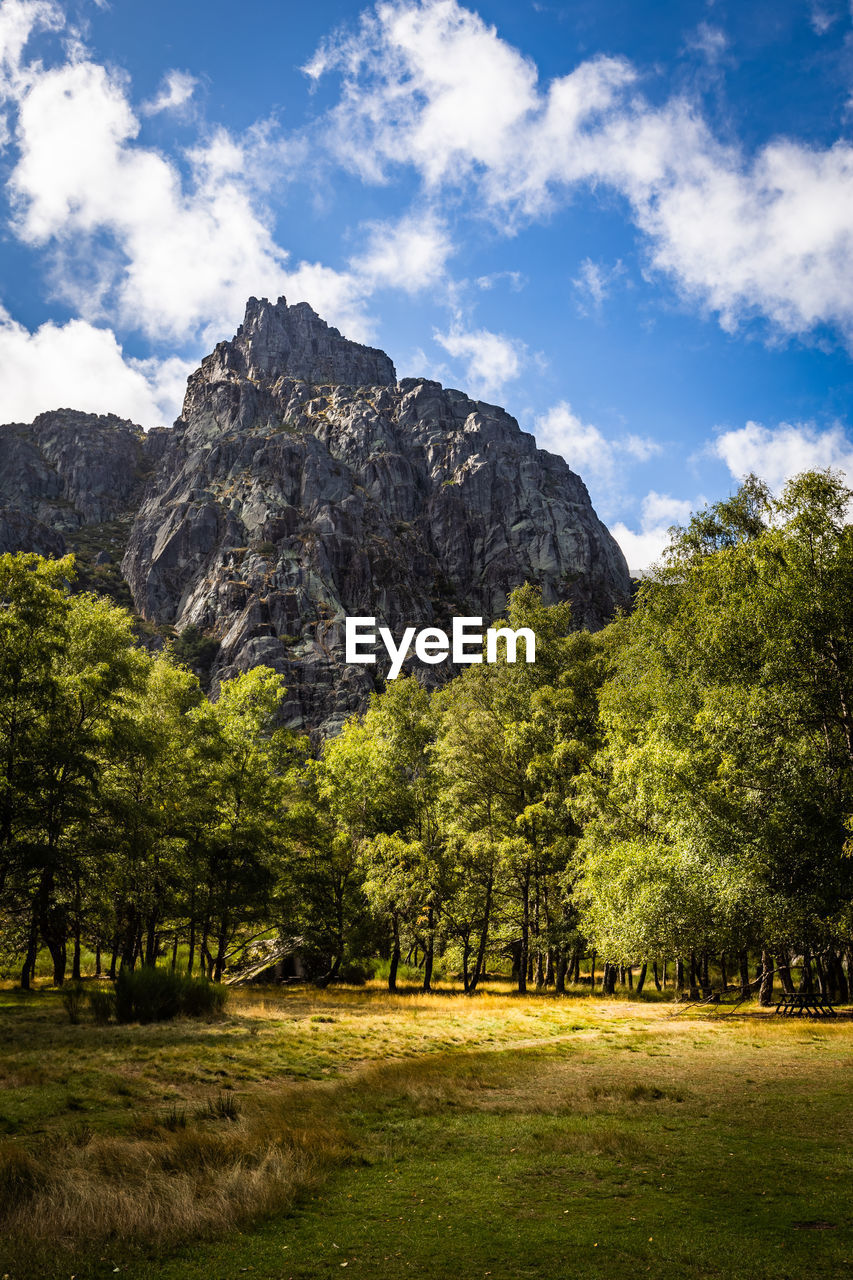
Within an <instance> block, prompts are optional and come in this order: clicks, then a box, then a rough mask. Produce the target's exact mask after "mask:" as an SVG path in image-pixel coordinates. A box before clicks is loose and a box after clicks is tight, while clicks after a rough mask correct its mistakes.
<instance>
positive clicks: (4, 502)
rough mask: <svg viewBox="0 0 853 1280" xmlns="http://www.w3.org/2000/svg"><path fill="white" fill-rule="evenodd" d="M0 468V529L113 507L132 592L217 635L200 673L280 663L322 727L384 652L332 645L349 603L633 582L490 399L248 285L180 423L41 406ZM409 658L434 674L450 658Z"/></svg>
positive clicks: (393, 604)
mask: <svg viewBox="0 0 853 1280" xmlns="http://www.w3.org/2000/svg"><path fill="white" fill-rule="evenodd" d="M4 449H5V452H3V450H4ZM4 462H6V463H7V466H3V465H2V464H3V463H4ZM146 473H148V479H147V487H146V488H145V490H144V495H143V494H142V492H141V489H142V486H143V483H144V482H145V477H146ZM0 475H2V477H3V478H2V480H0V539H3V538H5V540H6V543H7V544H12V543H15V542H16V541H17V545H26V543H27V542H28V541H29V542H30V543H31V544H32V545H33V548H34V549H41V547H36V545H35V543H36V538H35V534H36V533H38V534H39V536H40V537H42V545H43V546H44V549H45V551H50V550H51V548H50V547H49V545H48V544H49V538H50V536H53V537H54V538H58V539H60V540H61V539H63V538H68V537H69V536H71V535H70V533H68V532H66V531H68V530H73V529H75V528H77V529H78V536H82V535H85V534H86V531H87V529H89V527H90V526H91V527H92V528H94V529H96V530H99V529H107V530H109V531H113V532H114V531H115V530H116V529H118V528H121V529H122V530H124V532H123V534H122V541H123V544H124V546H125V547H126V550H125V552H124V558H123V560H122V563H121V569H122V573H123V575H124V578H125V579H126V582H127V583H128V584H129V587H130V591H131V593H132V596H133V602H134V605H135V607H136V609H137V610H138V611H139V613H140V614H141V615H142V616H143V617H144V618H145V619H147V620H148V621H150V622H152V623H155V624H159V625H161V626H163V625H173V626H175V627H176V628H177V629H178V630H183V629H184V628H185V627H187V626H189V625H194V626H195V627H197V628H199V629H200V630H201V631H203V632H205V633H206V634H208V635H210V636H212V637H214V638H215V639H216V640H217V641H218V642H219V650H218V654H217V657H216V659H215V664H214V668H213V673H212V674H213V677H214V683H215V680H216V679H224V678H226V677H228V676H232V675H234V674H236V673H237V672H239V671H244V670H247V669H249V668H250V667H252V666H255V665H257V664H259V663H266V664H268V665H270V666H272V667H274V668H276V669H277V670H279V671H281V672H282V673H283V675H284V676H285V680H286V683H287V687H288V701H287V707H286V716H287V719H288V721H289V723H291V724H292V725H294V726H299V727H309V728H312V729H320V730H322V731H323V732H334V731H335V729H336V728H337V727H339V726H340V724H341V723H342V722H343V720H344V718H345V717H346V716H347V715H349V714H351V713H352V712H353V711H355V710H358V709H360V708H362V707H363V706H364V705H365V702H366V700H367V698H368V696H369V694H370V693H371V691H372V690H373V689H374V688H376V687H377V686H378V684H379V683H381V679H382V677H383V675H384V673H385V671H387V667H388V663H387V661H383V660H382V655H381V654H380V655H379V658H380V660H379V661H378V662H377V664H376V665H375V666H355V665H347V664H346V663H345V661H344V620H345V618H346V617H347V616H353V615H361V616H365V615H366V616H374V617H376V619H377V625H387V626H389V627H390V628H391V630H392V632H393V633H394V634H395V636H398V637H399V636H400V635H401V634H402V631H403V629H404V628H405V627H406V626H415V627H417V628H421V627H424V626H429V625H434V626H440V627H443V628H444V629H445V630H449V629H450V626H451V620H452V618H453V617H454V616H459V615H466V616H481V617H483V618H484V620H485V622H486V623H488V622H490V621H491V620H493V619H494V618H496V617H498V616H499V615H500V614H501V612H502V611H503V609H504V607H505V604H506V598H507V594H508V593H509V591H511V590H512V589H513V588H514V587H516V586H518V585H520V584H521V583H523V582H524V581H531V582H535V583H537V584H539V585H540V586H541V588H542V590H543V594H544V598H545V600H546V601H547V602H553V601H556V600H563V599H570V600H571V601H572V603H573V607H574V616H575V619H576V621H577V622H578V623H579V624H583V625H587V626H591V627H597V626H600V625H601V624H602V623H604V622H605V621H607V620H608V619H609V618H610V617H611V616H612V614H613V612H614V611H615V609H616V608H617V607H618V606H619V605H621V604H627V602H628V599H629V578H628V571H627V567H626V564H625V560H624V557H623V556H622V553H621V551H620V550H619V548H618V546H617V544H616V543H615V542H614V540H613V538H612V537H611V536H610V534H609V533H608V531H607V529H606V528H605V527H604V526H603V525H602V524H601V522H600V521H599V520H598V518H597V516H596V515H595V512H594V511H593V509H592V506H591V504H590V500H589V495H588V493H587V491H586V488H585V486H584V484H583V482H582V481H581V479H580V478H579V477H578V476H577V475H576V474H575V473H574V472H573V471H571V469H570V468H569V466H568V465H567V463H566V462H565V461H564V460H563V459H562V458H561V457H558V456H557V455H555V454H550V453H546V452H545V451H543V450H541V449H538V448H537V447H536V443H535V441H534V439H533V437H532V436H531V435H528V434H526V433H525V432H523V431H521V430H520V428H519V426H518V424H517V423H516V422H515V420H514V419H513V418H511V417H510V416H509V414H507V413H506V412H504V410H503V409H499V408H497V407H496V406H494V405H490V404H486V403H484V402H482V401H476V400H472V399H470V398H469V397H468V396H466V395H464V394H463V393H462V392H460V391H454V390H450V389H447V388H443V387H441V386H440V385H439V384H438V383H437V382H430V381H427V380H424V379H417V378H409V379H405V380H403V381H401V382H397V379H396V374H395V372H394V367H393V365H392V363H391V361H390V360H389V359H388V357H387V356H386V355H384V353H382V352H381V351H377V350H374V349H373V348H370V347H364V346H361V345H360V344H357V343H351V342H348V341H347V340H346V339H345V338H342V337H341V335H340V334H339V333H338V332H337V330H335V329H332V328H330V327H329V326H328V325H326V324H324V322H323V321H322V320H320V319H319V317H318V316H316V315H315V313H314V312H313V311H312V310H311V308H310V307H309V306H307V304H304V303H302V304H298V305H297V306H294V307H288V306H287V304H286V302H285V301H284V299H280V300H279V301H278V302H277V303H269V302H267V301H266V300H261V301H258V300H256V299H250V301H249V304H248V306H247V309H246V317H245V320H244V322H243V324H242V325H241V326H240V329H239V330H238V332H237V334H236V336H235V337H234V339H233V340H232V341H231V342H223V343H220V344H219V345H218V346H217V347H216V350H215V351H214V352H213V353H212V355H210V356H208V357H207V358H206V359H205V360H204V361H203V362H202V364H201V367H200V368H199V369H198V370H197V371H196V373H194V374H193V376H192V377H191V378H190V380H189V382H188V385H187V393H186V398H185V401H184V407H183V411H182V416H181V417H180V418H179V419H178V421H177V422H176V423H175V425H174V427H173V428H171V429H169V430H163V429H158V430H156V431H151V432H149V433H148V434H147V435H144V434H143V433H142V432H141V431H140V430H139V428H137V427H133V426H132V424H129V423H123V422H121V421H119V420H118V419H114V418H110V419H103V418H95V417H93V416H92V415H85V414H76V415H74V414H71V413H70V411H67V410H62V411H60V412H59V413H57V414H52V415H51V414H46V415H42V418H40V419H37V420H36V422H35V423H34V424H33V425H32V427H20V426H12V427H5V428H0ZM3 508H5V510H3ZM131 517H132V525H130V523H129V522H130V520H131ZM4 519H5V520H6V522H7V526H8V527H7V526H4V523H3V521H4ZM28 521H29V522H34V523H33V524H32V527H30V526H29V525H26V522H28ZM10 522H11V523H10ZM16 522H17V523H16ZM21 522H24V524H23V525H22V524H21ZM105 522H106V523H105ZM36 525H37V526H38V528H37V529H36ZM81 525H82V526H83V529H82V535H80V534H79V527H80V526H81ZM24 526H26V527H24ZM39 531H41V532H39ZM45 538H47V541H45ZM0 545H2V544H0ZM87 545H91V546H95V543H94V542H92V540H91V539H90V540H89V543H88V544H87ZM98 545H101V544H98ZM111 545H112V544H111ZM9 549H12V546H11V545H9ZM52 553H53V554H58V553H59V552H58V550H53V552H52ZM94 563H96V564H97V563H98V561H97V560H95V561H94ZM116 569H117V566H116ZM99 572H100V571H99ZM405 669H406V670H409V671H411V670H418V671H419V673H420V674H421V675H422V677H423V678H425V679H427V680H429V681H430V682H431V683H434V682H437V681H440V680H442V679H446V678H447V677H448V676H449V675H451V674H453V672H454V671H455V668H454V667H452V666H451V665H450V664H449V663H444V664H441V665H436V666H429V667H425V666H422V665H421V664H420V663H418V662H417V660H416V659H412V660H410V662H409V663H407V666H406V668H405Z"/></svg>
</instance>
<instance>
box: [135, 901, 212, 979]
mask: <svg viewBox="0 0 853 1280" xmlns="http://www.w3.org/2000/svg"><path fill="white" fill-rule="evenodd" d="M156 963H157V912H156V911H152V912H151V915H150V916H149V917H148V927H147V929H146V933H145V964H146V966H147V967H148V968H149V969H153V968H154V966H155V964H156ZM217 981H219V979H217Z"/></svg>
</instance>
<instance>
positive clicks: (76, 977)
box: [71, 876, 81, 982]
mask: <svg viewBox="0 0 853 1280" xmlns="http://www.w3.org/2000/svg"><path fill="white" fill-rule="evenodd" d="M80 927H81V925H80V878H79V876H75V877H74V954H73V956H72V960H71V978H72V980H73V981H74V982H79V981H80Z"/></svg>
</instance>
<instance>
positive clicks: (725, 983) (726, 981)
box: [720, 951, 729, 995]
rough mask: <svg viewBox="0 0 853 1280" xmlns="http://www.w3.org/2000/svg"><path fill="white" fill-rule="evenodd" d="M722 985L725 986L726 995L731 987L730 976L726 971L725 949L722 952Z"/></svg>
mask: <svg viewBox="0 0 853 1280" xmlns="http://www.w3.org/2000/svg"><path fill="white" fill-rule="evenodd" d="M720 986H721V987H722V988H723V995H725V994H726V992H727V991H728V989H729V976H728V974H727V973H726V953H725V951H721V952H720Z"/></svg>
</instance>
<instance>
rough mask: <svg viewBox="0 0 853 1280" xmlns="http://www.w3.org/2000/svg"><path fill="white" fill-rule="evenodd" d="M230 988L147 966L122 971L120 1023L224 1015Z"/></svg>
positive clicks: (118, 997)
mask: <svg viewBox="0 0 853 1280" xmlns="http://www.w3.org/2000/svg"><path fill="white" fill-rule="evenodd" d="M227 995H228V992H227V989H226V988H225V987H223V986H221V985H220V984H219V983H215V982H208V980H207V979H206V978H190V977H188V976H187V975H186V974H182V973H173V972H172V971H171V969H157V968H154V967H152V966H151V965H143V966H142V968H140V969H122V970H121V971H120V972H119V975H118V977H117V978H116V985H115V1015H116V1020H117V1021H118V1022H168V1021H170V1019H172V1018H177V1017H181V1016H182V1017H185V1018H212V1017H215V1016H217V1015H218V1014H221V1013H222V1010H223V1009H224V1007H225V1001H226V999H227Z"/></svg>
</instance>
